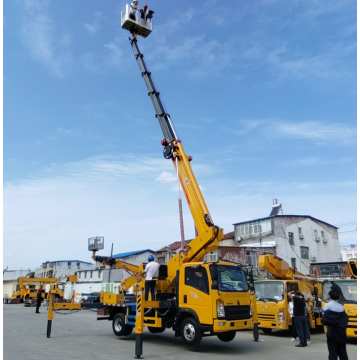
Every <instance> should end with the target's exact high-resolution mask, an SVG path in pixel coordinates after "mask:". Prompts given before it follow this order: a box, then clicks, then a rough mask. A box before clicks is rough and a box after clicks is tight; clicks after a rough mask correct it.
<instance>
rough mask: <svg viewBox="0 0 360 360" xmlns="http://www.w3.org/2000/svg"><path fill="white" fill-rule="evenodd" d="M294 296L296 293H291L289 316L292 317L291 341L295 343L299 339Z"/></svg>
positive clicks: (289, 295) (289, 296)
mask: <svg viewBox="0 0 360 360" xmlns="http://www.w3.org/2000/svg"><path fill="white" fill-rule="evenodd" d="M292 294H294V291H292V292H290V293H289V294H288V299H289V300H288V302H289V309H288V310H289V314H290V316H291V327H292V336H293V337H292V339H291V341H295V340H296V338H297V332H296V325H295V317H294V302H293V300H292Z"/></svg>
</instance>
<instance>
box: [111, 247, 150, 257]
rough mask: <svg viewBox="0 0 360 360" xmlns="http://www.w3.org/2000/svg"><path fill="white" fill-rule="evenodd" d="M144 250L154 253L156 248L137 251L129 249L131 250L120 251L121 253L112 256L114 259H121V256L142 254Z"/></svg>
mask: <svg viewBox="0 0 360 360" xmlns="http://www.w3.org/2000/svg"><path fill="white" fill-rule="evenodd" d="M144 252H151V253H154V252H155V251H154V250H150V249H145V250H136V251H129V252H125V253H120V254H115V255H113V256H112V257H113V258H114V259H120V258H125V257H128V256H132V255H137V254H142V253H144Z"/></svg>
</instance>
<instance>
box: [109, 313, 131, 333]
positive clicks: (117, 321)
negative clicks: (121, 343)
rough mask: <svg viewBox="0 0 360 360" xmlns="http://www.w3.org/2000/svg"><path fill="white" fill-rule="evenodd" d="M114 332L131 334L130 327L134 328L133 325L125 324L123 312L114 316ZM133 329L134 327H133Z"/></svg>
mask: <svg viewBox="0 0 360 360" xmlns="http://www.w3.org/2000/svg"><path fill="white" fill-rule="evenodd" d="M112 327H113V332H114V334H115V335H116V336H126V335H130V334H128V331H129V328H132V326H129V325H126V324H125V314H123V313H117V314H116V315H115V316H114V318H113V323H112ZM131 331H132V329H131Z"/></svg>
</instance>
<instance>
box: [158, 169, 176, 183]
mask: <svg viewBox="0 0 360 360" xmlns="http://www.w3.org/2000/svg"><path fill="white" fill-rule="evenodd" d="M156 181H159V182H161V183H169V182H174V181H177V178H176V175H175V174H174V173H170V172H167V171H163V172H162V173H161V174H160V176H159V177H158V178H157V179H156Z"/></svg>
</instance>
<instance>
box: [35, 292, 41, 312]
mask: <svg viewBox="0 0 360 360" xmlns="http://www.w3.org/2000/svg"><path fill="white" fill-rule="evenodd" d="M41 301H42V294H41V288H40V289H38V292H37V294H36V311H35V312H36V314H40V311H39V308H40V305H41Z"/></svg>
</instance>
